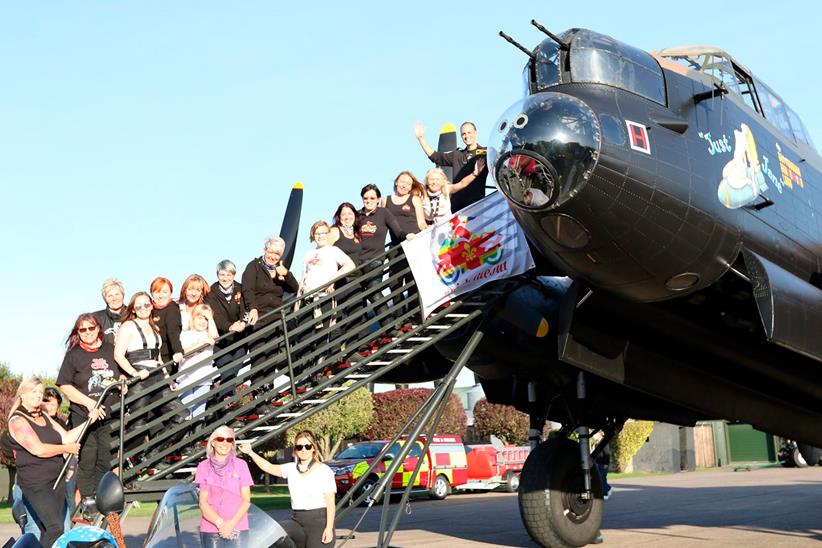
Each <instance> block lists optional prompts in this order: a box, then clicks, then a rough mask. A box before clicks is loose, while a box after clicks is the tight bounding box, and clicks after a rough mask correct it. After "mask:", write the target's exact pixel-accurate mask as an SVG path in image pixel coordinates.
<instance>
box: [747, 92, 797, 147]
mask: <svg viewBox="0 0 822 548" xmlns="http://www.w3.org/2000/svg"><path fill="white" fill-rule="evenodd" d="M756 90H757V93H758V94H759V102H760V103H761V104H762V113H763V114H764V115H765V118H766V119H767V120H768V121H769V122H770V123H772V124H773V125H774V126H775V127H776V129H778V130H779V131H781V132H782V133H784V134H785V136H786V137H788V138H789V139H792V140H795V137H794V135H793V131H791V125H790V122H788V115H787V113H786V112H785V105H784V103H782V99H780V98H779V96H778V95H776V94H775V93H774V92H772V91H771V90H770V88H769V87H768V86H766V85H765V84H763V83H762V82H759V81H757V82H756Z"/></svg>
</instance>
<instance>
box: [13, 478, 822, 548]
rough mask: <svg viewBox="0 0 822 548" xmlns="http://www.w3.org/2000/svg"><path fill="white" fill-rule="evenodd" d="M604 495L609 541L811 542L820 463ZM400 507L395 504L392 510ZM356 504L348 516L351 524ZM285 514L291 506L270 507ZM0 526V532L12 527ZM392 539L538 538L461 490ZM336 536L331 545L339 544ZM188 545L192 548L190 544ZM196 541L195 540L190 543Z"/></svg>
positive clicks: (652, 483)
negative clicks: (798, 467) (807, 466)
mask: <svg viewBox="0 0 822 548" xmlns="http://www.w3.org/2000/svg"><path fill="white" fill-rule="evenodd" d="M612 483H613V486H614V489H615V490H614V496H613V497H611V499H610V500H608V501H607V502H606V507H605V519H604V522H603V527H602V533H603V536H604V538H605V544H604V545H605V546H643V545H644V546H654V547H657V546H661V547H686V546H720V545H722V546H746V547H768V548H770V547H781V546H784V547H788V546H790V547H794V546H812V545H813V546H816V545H820V542H821V541H822V468H819V467H816V468H805V469H795V468H769V469H760V470H754V471H751V472H733V471H731V470H728V469H723V470H717V471H708V472H698V473H681V474H671V475H664V476H651V477H644V478H627V479H621V480H615V481H614V482H612ZM398 508H399V505H397V504H392V505H391V507H390V509H391V512H392V516H393V512H394V511H396V510H397V509H398ZM361 512H362V511H361V510H359V509H358V510H356V511H355V512H354V515H352V516H350V517H348V518H346V519H345V520H344V522H343V527H352V526H353V525H354V523H355V522H356V520H357V519H359V516H360V515H361ZM272 515H274V517H275V518H277V519H285V518H286V517H287V516H288V511H284V510H281V511H275V512H272ZM379 518H380V514H379V509H377V508H374V509H372V510H371V511H370V512H369V514H368V515H367V516H366V518H365V519H364V520H363V522H362V524H361V525H360V527H359V528H358V532H357V535H356V538H355V539H352V540H350V541H348V542H347V543H346V544H345V546H346V548H361V547H367V546H375V545H376V540H377V531H378V529H379ZM147 525H148V518H129V519H128V520H127V521H126V523H125V525H124V527H123V529H124V533H125V534H126V535H127V544H128V546H129V548H131V547H135V548H136V547H139V546H142V543H143V538H144V532H145V530H146V528H147ZM14 529H15V528H14V526H11V525H0V537H2V538H6V537H7V536H9V535H12V534H14ZM391 544H392V545H393V546H449V547H491V546H515V547H532V546H536V545H535V544H534V543H533V542H532V541H531V540H530V538H529V537H528V534H527V533H526V532H525V529H524V528H523V526H522V522H521V521H520V518H519V511H518V509H517V497H516V495H512V494H507V493H496V492H494V493H485V494H481V493H475V494H460V495H455V496H450V497H448V498H447V499H446V500H445V501H431V500H427V499H424V498H423V499H418V500H415V501H413V502H412V504H411V515H403V518H402V520H401V521H400V527H399V529H398V530H397V532H396V534H395V535H394V538H393V540H392V543H391ZM339 545H340V543H339V542H338V543H337V546H339ZM186 548H189V547H186ZM192 548H193V547H192Z"/></svg>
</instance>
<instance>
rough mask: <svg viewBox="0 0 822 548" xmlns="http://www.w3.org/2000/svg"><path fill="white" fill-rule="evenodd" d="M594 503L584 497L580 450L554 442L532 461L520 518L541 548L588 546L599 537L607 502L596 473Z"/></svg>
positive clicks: (523, 477)
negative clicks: (604, 500)
mask: <svg viewBox="0 0 822 548" xmlns="http://www.w3.org/2000/svg"><path fill="white" fill-rule="evenodd" d="M591 487H592V490H593V495H594V496H593V498H591V499H588V500H584V499H582V498H581V497H580V495H581V493H582V490H583V474H582V467H581V466H580V456H579V444H578V443H576V442H574V441H571V440H569V439H567V438H553V439H549V440H547V441H545V442H543V443H541V444H539V445H538V446H537V447H536V448H535V449H534V450H533V451H531V453H530V454H529V455H528V459H527V460H526V461H525V466H524V467H523V468H522V473H521V474H520V484H519V491H518V492H519V497H518V498H519V513H520V516H521V517H522V522H523V523H524V524H525V529H526V530H527V531H528V534H529V535H530V536H531V538H532V539H533V540H534V542H536V543H537V544H539V545H540V546H551V547H558V546H560V547H565V546H585V545H586V544H590V543H592V542H593V541H594V540H595V539H596V538H597V535H598V534H599V529H600V526H601V524H602V513H603V506H604V502H603V500H602V480H601V478H600V477H599V474H598V473H597V470H596V468H594V467H592V468H591Z"/></svg>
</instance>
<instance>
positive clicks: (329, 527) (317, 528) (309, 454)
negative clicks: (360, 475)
mask: <svg viewBox="0 0 822 548" xmlns="http://www.w3.org/2000/svg"><path fill="white" fill-rule="evenodd" d="M240 451H241V452H243V453H245V454H246V455H249V456H251V459H252V460H253V461H254V463H255V464H256V465H257V466H259V467H260V469H261V470H262V471H263V472H266V473H268V474H273V475H275V476H277V477H280V478H285V479H287V480H288V493H289V494H290V495H291V509H292V510H293V511H294V513H293V515H292V516H291V519H290V520H288V521H285V522H282V523H280V525H282V527H283V529H285V530H286V532H287V533H288V536H289V537H291V540H293V541H294V544H296V545H297V546H305V548H331V547H333V546H334V538H335V537H334V516H335V512H336V506H335V500H334V495H335V494H336V492H337V484H336V482H335V481H334V472H332V471H331V468H329V467H328V466H327V465H326V464H323V463H322V462H321V457H320V453H319V449H318V447H317V440H316V438H315V437H314V434H312V433H311V432H309V431H308V430H303V431H302V432H299V433H298V434H297V435H296V436H294V451H293V453H292V454H293V455H294V462H289V463H286V464H272V463H270V462H268V461H267V460H265V459H264V458H263V457H261V456H260V455H258V454H257V453H255V452H254V451H253V450H252V449H251V445H250V444H248V443H243V444H241V445H240Z"/></svg>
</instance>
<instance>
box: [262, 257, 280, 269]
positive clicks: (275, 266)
mask: <svg viewBox="0 0 822 548" xmlns="http://www.w3.org/2000/svg"><path fill="white" fill-rule="evenodd" d="M260 263H262V265H263V266H264V267H265V269H266V270H268V271H269V272H273V271H274V270H276V269H277V265H275V264H274V265H270V264H268V263H267V262H266V260H265V257H260Z"/></svg>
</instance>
